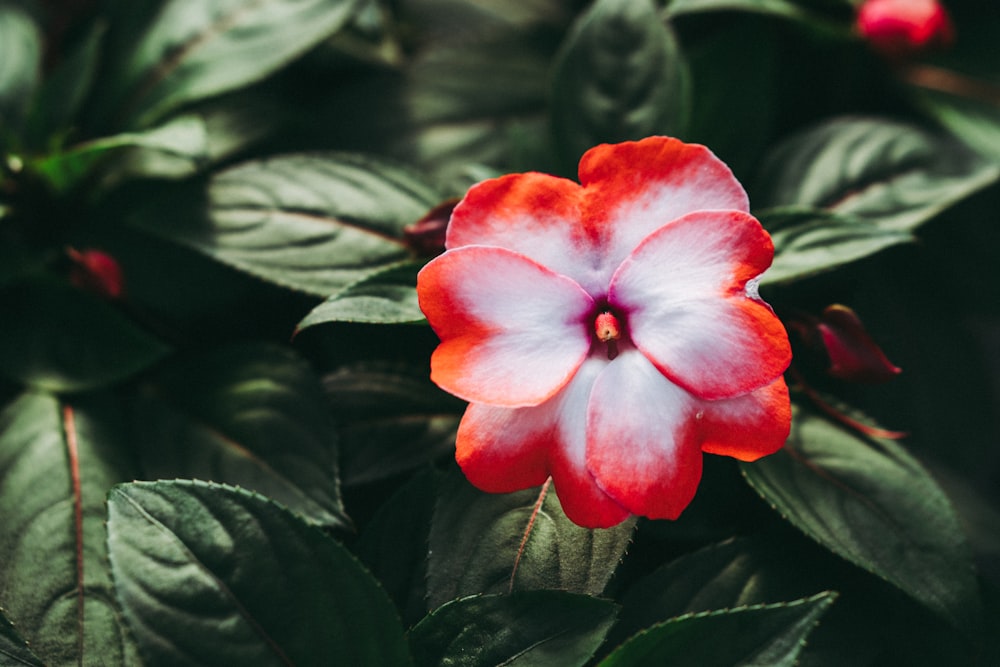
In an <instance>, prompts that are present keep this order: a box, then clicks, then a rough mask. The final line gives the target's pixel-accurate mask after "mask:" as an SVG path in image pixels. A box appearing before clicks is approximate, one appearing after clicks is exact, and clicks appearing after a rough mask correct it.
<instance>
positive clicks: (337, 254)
mask: <svg viewBox="0 0 1000 667" xmlns="http://www.w3.org/2000/svg"><path fill="white" fill-rule="evenodd" d="M195 201H196V200H195ZM206 201H207V205H206V208H204V209H201V210H199V209H197V208H196V209H195V210H187V209H185V210H183V211H178V210H177V209H176V207H175V206H169V205H167V203H166V202H162V201H159V202H154V203H153V204H152V205H151V206H149V207H147V208H146V209H144V210H143V211H142V212H141V213H140V214H138V215H137V216H136V219H135V222H136V223H137V224H139V225H140V226H141V227H142V228H143V229H145V230H147V231H150V232H153V233H155V234H158V235H161V236H164V237H166V238H169V239H172V240H174V241H176V242H179V243H183V244H185V245H188V246H190V247H192V248H194V249H196V250H198V251H200V252H202V253H204V254H206V255H208V256H210V257H212V258H214V259H216V260H217V261H220V262H223V263H225V264H228V265H230V266H233V267H235V268H237V269H240V270H241V271H245V272H247V273H250V274H252V275H255V276H257V277H259V278H262V279H264V280H266V281H268V282H271V283H275V284H277V285H283V286H285V287H289V288H292V289H296V290H301V291H303V292H306V293H309V294H315V295H318V296H323V297H327V296H329V295H331V294H334V293H336V292H339V291H340V290H342V289H344V288H345V287H347V286H348V285H351V284H352V283H354V282H356V281H358V280H360V279H361V278H363V277H365V276H367V275H369V274H371V273H373V272H375V271H378V270H380V269H384V268H386V267H389V266H392V265H395V264H397V263H398V262H399V261H400V260H403V259H406V257H407V254H408V253H407V250H406V248H405V245H404V242H403V236H402V228H403V227H404V226H405V225H406V224H408V223H410V222H414V221H416V220H418V219H420V217H421V216H422V215H423V214H424V213H425V212H426V211H427V210H428V209H429V208H431V207H432V206H434V205H435V204H436V203H438V201H439V196H438V195H437V193H436V192H435V191H434V190H433V188H431V187H430V186H429V185H427V183H426V182H425V180H424V179H423V178H422V177H420V176H419V175H418V174H416V173H415V172H412V171H410V170H409V169H406V168H404V167H401V166H398V165H395V164H393V163H388V162H385V161H382V160H379V159H375V158H369V157H365V156H361V155H354V154H346V153H327V154H313V155H288V156H284V157H277V158H273V159H269V160H263V161H259V162H249V163H245V164H242V165H238V166H236V167H233V168H230V169H227V170H225V171H223V172H221V173H219V174H218V175H216V176H215V177H214V178H212V180H211V181H210V183H209V186H208V191H207V193H206ZM198 206H200V205H198Z"/></svg>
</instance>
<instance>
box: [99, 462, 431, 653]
mask: <svg viewBox="0 0 1000 667" xmlns="http://www.w3.org/2000/svg"><path fill="white" fill-rule="evenodd" d="M108 548H109V556H110V561H111V571H112V573H113V575H114V583H115V589H116V590H117V592H118V598H119V599H120V600H121V603H122V607H123V608H124V614H125V618H126V619H127V620H128V623H129V626H130V628H131V630H132V634H133V635H134V636H135V638H136V640H137V641H138V643H139V645H140V647H141V648H142V654H143V658H144V661H145V663H146V664H148V665H151V666H156V665H179V664H183V665H191V666H192V667H194V666H196V665H205V666H206V667H208V666H210V665H213V666H214V665H292V664H294V665H302V666H305V665H330V664H334V663H336V664H345V665H401V666H405V665H409V664H412V662H411V659H410V656H409V653H408V651H407V649H406V644H405V641H404V638H403V628H402V626H401V625H400V623H399V619H398V617H397V616H396V613H395V610H394V609H393V607H392V603H391V602H390V601H389V598H388V597H387V596H386V594H385V592H384V591H383V590H382V589H381V588H380V587H379V585H378V583H377V582H376V581H375V580H374V579H373V578H372V577H371V575H370V574H368V572H367V571H366V570H365V569H364V568H363V567H362V566H361V565H360V564H359V563H358V562H357V560H355V559H354V557H353V556H351V555H350V553H348V551H347V550H346V549H344V548H343V547H342V546H341V545H340V544H338V543H337V542H335V541H334V540H332V539H331V538H329V537H327V535H326V534H324V533H323V531H322V530H320V529H319V528H316V527H313V526H310V525H308V524H306V523H304V522H302V521H301V520H300V519H298V518H297V517H296V516H295V515H293V514H291V513H290V512H288V511H286V510H285V509H284V508H282V507H280V506H278V505H276V504H274V503H273V502H271V501H269V500H267V499H266V498H263V497H261V496H259V495H256V494H253V493H250V492H247V491H243V490H240V489H235V488H232V487H227V486H221V485H217V484H208V483H204V482H195V481H174V482H137V483H133V484H123V485H120V486H116V487H115V488H114V489H112V490H111V493H110V494H109V496H108Z"/></svg>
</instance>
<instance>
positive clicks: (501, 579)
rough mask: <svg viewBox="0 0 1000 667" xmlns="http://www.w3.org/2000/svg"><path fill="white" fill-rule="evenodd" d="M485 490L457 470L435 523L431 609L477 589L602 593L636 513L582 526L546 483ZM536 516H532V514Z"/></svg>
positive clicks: (429, 593) (429, 583)
mask: <svg viewBox="0 0 1000 667" xmlns="http://www.w3.org/2000/svg"><path fill="white" fill-rule="evenodd" d="M538 498H539V489H526V490H524V491H518V492H517V493H508V494H488V493H483V492H482V491H479V490H478V489H476V488H475V487H473V486H472V485H471V484H469V483H468V482H467V481H466V480H465V478H464V477H462V476H461V475H460V474H458V473H457V472H455V473H454V474H452V475H451V476H450V477H449V478H448V479H447V480H446V481H445V483H444V484H442V488H441V496H440V498H439V499H438V504H437V507H436V508H435V510H434V519H433V521H432V523H431V533H430V540H429V543H430V558H429V561H428V574H427V589H428V590H427V599H428V602H429V603H430V607H431V609H433V608H436V607H438V606H440V605H441V604H443V603H445V602H447V601H448V600H452V599H454V598H458V597H463V596H466V595H472V594H476V593H501V592H507V591H508V590H510V589H513V590H535V589H543V588H544V589H558V590H564V591H569V592H573V593H586V594H589V595H600V594H601V593H602V592H603V591H604V587H605V586H606V585H607V583H608V580H609V579H610V578H611V575H612V574H614V572H615V570H616V569H617V567H618V562H619V560H620V559H621V558H622V556H623V554H624V553H625V549H626V548H627V547H628V544H629V541H630V540H631V538H632V531H633V528H634V527H635V521H634V520H628V521H625V522H623V523H621V524H619V525H618V526H615V527H614V528H608V529H594V530H591V529H588V528H581V527H580V526H577V525H576V524H574V523H573V522H572V521H570V520H569V519H568V518H567V517H566V515H565V514H564V513H563V511H562V508H561V507H560V505H559V500H558V499H557V498H556V496H555V492H554V490H552V489H548V491H547V493H546V494H545V498H544V501H543V503H542V505H541V507H540V508H539V509H538V512H537V514H535V507H536V503H537V501H538ZM533 515H534V516H533Z"/></svg>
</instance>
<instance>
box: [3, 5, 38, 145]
mask: <svg viewBox="0 0 1000 667" xmlns="http://www.w3.org/2000/svg"><path fill="white" fill-rule="evenodd" d="M41 64H42V35H41V31H40V30H39V28H38V25H36V23H35V21H34V20H33V19H32V18H31V16H30V15H29V14H28V12H27V11H26V10H24V9H22V8H21V7H19V6H17V5H16V4H14V3H12V2H4V3H3V4H0V141H3V140H5V139H6V137H5V136H4V135H6V134H8V133H9V132H10V131H11V129H12V127H13V126H16V125H17V124H18V123H19V122H20V121H21V117H22V115H23V114H24V112H25V111H26V109H27V106H28V103H29V102H30V100H31V96H32V94H34V90H35V87H36V86H37V85H38V80H39V76H40V74H41Z"/></svg>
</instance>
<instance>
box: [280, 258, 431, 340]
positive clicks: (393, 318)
mask: <svg viewBox="0 0 1000 667" xmlns="http://www.w3.org/2000/svg"><path fill="white" fill-rule="evenodd" d="M421 266H423V265H422V264H416V263H407V264H402V265H399V266H393V267H390V268H388V269H385V270H383V271H379V272H378V273H373V274H372V275H370V276H365V277H364V278H362V279H361V280H359V281H358V282H356V283H354V284H352V285H349V286H347V287H346V288H344V289H343V290H341V291H340V292H337V293H336V294H334V295H333V296H331V297H330V298H329V299H327V300H326V301H324V302H323V303H321V304H320V305H318V306H316V307H315V308H313V310H312V311H311V312H310V313H309V314H308V315H306V316H305V318H303V320H302V321H301V322H299V325H298V327H297V329H298V330H299V331H302V330H303V329H308V328H309V327H312V326H315V325H317V324H326V323H329V322H364V323H370V324H415V323H420V322H425V321H426V320H425V319H424V313H423V311H421V310H420V304H419V303H417V289H416V284H417V271H419V270H420V268H421Z"/></svg>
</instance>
